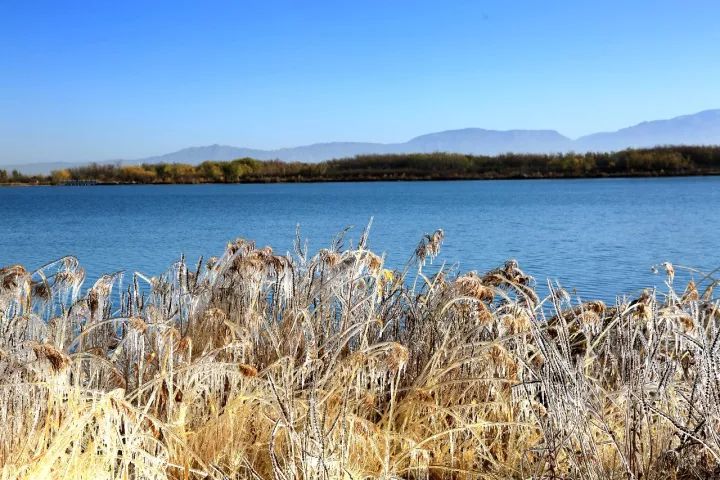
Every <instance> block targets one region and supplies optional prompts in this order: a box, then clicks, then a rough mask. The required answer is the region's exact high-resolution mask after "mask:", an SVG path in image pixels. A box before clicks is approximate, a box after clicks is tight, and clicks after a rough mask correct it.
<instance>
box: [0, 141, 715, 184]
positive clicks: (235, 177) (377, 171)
mask: <svg viewBox="0 0 720 480" xmlns="http://www.w3.org/2000/svg"><path fill="white" fill-rule="evenodd" d="M713 174H720V146H669V147H657V148H646V149H628V150H623V151H619V152H612V153H592V152H591V153H562V154H512V153H508V154H503V155H496V156H485V155H464V154H456V153H441V152H437V153H416V154H387V155H383V154H380V155H358V156H355V157H353V158H348V159H338V160H329V161H325V162H320V163H304V162H283V161H279V160H269V161H260V160H255V159H252V158H241V159H236V160H231V161H206V162H202V163H200V164H199V165H190V164H183V163H173V164H168V163H158V164H143V165H113V164H97V163H94V164H89V165H85V166H81V167H76V168H69V169H63V170H56V171H53V172H52V173H51V174H50V175H23V174H22V173H20V172H18V171H16V170H15V171H12V172H10V173H8V172H7V171H5V170H0V183H26V184H65V183H68V182H74V181H79V182H84V181H92V182H98V183H123V184H125V183H140V184H155V183H158V184H172V183H264V182H266V183H274V182H313V181H320V182H323V181H373V180H454V179H458V180H459V179H503V178H508V179H509V178H590V177H617V176H671V175H713Z"/></svg>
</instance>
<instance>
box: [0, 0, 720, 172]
mask: <svg viewBox="0 0 720 480" xmlns="http://www.w3.org/2000/svg"><path fill="white" fill-rule="evenodd" d="M717 14H720V5H719V4H716V3H714V2H709V1H699V2H693V3H692V4H688V5H683V7H682V8H680V9H679V8H677V3H676V2H671V1H661V2H649V1H642V2H634V4H633V5H627V4H625V3H623V2H615V1H613V2H604V3H603V4H602V5H592V6H588V5H579V4H577V3H576V2H566V1H563V2H557V3H553V4H549V3H548V4H545V3H543V4H540V3H536V2H529V1H528V2H513V3H512V4H510V3H508V2H482V3H480V2H464V1H463V2H453V3H452V4H449V5H445V4H443V5H438V3H436V2H427V1H425V2H393V3H392V4H386V3H384V2H375V1H369V2H363V3H362V4H360V3H357V4H355V3H353V4H350V3H341V4H337V3H329V2H315V3H313V4H312V5H302V6H299V5H297V4H294V3H292V2H265V3H262V4H244V3H239V2H207V3H203V4H202V5H200V4H197V5H188V4H183V5H176V4H174V3H170V2H153V3H152V4H145V3H141V2H124V3H122V4H120V3H118V4H100V3H93V4H90V5H87V4H84V3H83V2H69V3H68V2H65V3H64V4H63V5H62V6H61V5H58V4H56V3H53V2H33V3H32V4H30V3H27V4H26V3H20V2H15V3H6V4H4V5H3V6H0V69H2V71H3V72H4V73H3V75H2V76H1V77H0V107H1V108H0V164H14V163H35V162H62V161H76V162H86V161H102V160H111V159H116V158H117V159H135V158H143V157H148V156H152V155H157V154H164V153H168V152H173V151H176V150H180V149H182V148H185V147H189V146H197V145H213V144H219V145H232V146H240V147H249V148H258V149H277V148H283V147H294V146H298V145H308V144H313V143H324V142H333V141H363V142H380V143H393V142H402V141H406V140H409V139H410V138H413V137H415V136H418V135H422V134H426V133H430V132H437V131H445V130H452V129H462V128H468V127H478V128H485V129H494V130H511V129H552V130H556V131H558V132H560V133H561V134H563V135H566V136H568V137H570V138H577V137H579V136H582V135H585V134H590V133H595V132H603V131H614V130H617V129H620V128H624V127H627V126H630V125H634V124H637V123H640V122H643V121H647V120H656V119H667V118H672V117H676V116H678V115H686V114H691V113H695V112H699V111H703V110H707V109H711V108H716V107H717V106H720V90H719V89H718V88H717V86H716V80H717V78H718V74H720V63H718V62H717V61H715V60H716V57H717V54H716V52H715V47H714V46H715V45H717V44H718V43H720V31H718V29H717V28H716V25H715V18H717Z"/></svg>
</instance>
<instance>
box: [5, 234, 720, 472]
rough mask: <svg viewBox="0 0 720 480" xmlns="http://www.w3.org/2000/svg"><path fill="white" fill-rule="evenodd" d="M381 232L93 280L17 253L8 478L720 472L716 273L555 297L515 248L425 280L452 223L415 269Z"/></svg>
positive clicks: (421, 249) (9, 329)
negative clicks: (492, 266) (632, 293)
mask: <svg viewBox="0 0 720 480" xmlns="http://www.w3.org/2000/svg"><path fill="white" fill-rule="evenodd" d="M366 238H367V235H366V234H364V235H363V237H362V239H361V241H360V243H359V246H358V247H357V248H355V249H350V250H341V249H340V248H339V247H338V245H340V244H341V242H339V241H338V242H336V243H335V246H333V247H332V248H330V249H327V250H321V251H320V252H319V253H318V254H317V255H315V256H314V257H312V258H309V257H308V256H307V253H306V252H304V251H302V250H301V249H300V248H297V251H296V252H295V255H294V256H293V257H292V258H291V257H290V256H278V255H275V254H274V253H273V252H272V250H271V249H269V248H263V249H257V248H255V246H254V245H253V244H252V243H250V242H247V241H244V240H236V241H235V242H232V243H231V244H229V245H228V247H227V249H226V251H225V252H224V254H223V255H222V256H221V257H219V258H213V259H211V260H210V261H209V262H207V264H205V265H198V266H197V267H195V268H193V267H188V266H187V265H186V264H185V263H184V262H180V263H178V264H176V265H174V266H173V268H172V269H171V270H170V271H169V272H168V273H166V274H165V275H163V276H161V277H158V278H146V277H144V276H142V275H139V274H135V275H133V276H132V278H131V281H130V285H129V286H126V287H124V288H123V287H122V286H121V285H122V283H121V275H119V274H113V275H107V276H104V277H103V278H101V279H100V280H98V281H97V282H96V283H95V284H94V285H93V286H92V287H91V288H89V289H88V290H87V292H86V294H85V295H84V296H82V295H81V284H82V282H83V279H84V274H83V271H82V269H81V268H80V266H79V265H78V262H77V261H76V260H75V259H74V258H72V257H68V258H64V259H61V260H59V261H57V262H53V263H51V264H48V265H46V266H44V267H43V268H42V269H40V270H38V271H35V272H29V271H27V270H25V269H24V268H23V267H20V266H15V267H9V268H5V269H2V270H0V389H2V394H0V477H1V478H2V479H11V478H27V479H35V478H93V479H95V478H113V479H115V478H118V479H120V478H123V479H125V478H158V479H164V478H173V479H190V478H212V479H224V478H238V479H240V478H243V479H244V478H259V479H273V480H291V479H301V478H302V479H305V478H307V479H311V478H312V479H314V478H328V479H336V478H347V479H350V478H353V479H362V478H385V479H391V478H409V479H423V478H426V479H429V478H432V479H441V478H447V479H470V478H481V479H502V478H517V479H529V478H534V479H548V480H549V479H564V478H583V479H614V478H617V479H628V478H636V479H641V478H642V479H661V478H662V479H665V478H682V479H686V478H687V479H690V478H698V479H699V478H710V477H714V476H716V475H718V472H720V461H719V460H720V381H719V380H720V335H719V333H720V328H719V327H720V308H719V305H718V302H717V301H715V300H714V298H713V295H712V289H711V288H708V287H709V286H710V287H711V286H712V283H710V279H708V278H704V279H703V280H702V281H699V282H698V283H697V284H695V283H693V284H691V285H689V286H688V287H687V289H685V290H683V291H680V292H678V293H676V292H675V290H674V289H673V285H674V284H673V281H674V279H673V276H674V270H673V269H672V266H670V267H669V268H668V266H666V270H667V273H668V280H667V292H666V293H664V294H662V295H660V294H656V293H655V292H647V293H645V294H643V295H641V296H640V297H639V298H637V299H635V300H632V301H630V300H628V301H624V300H623V301H618V303H617V304H616V305H614V306H606V305H605V304H603V303H602V302H588V303H583V304H578V303H573V302H571V301H570V298H569V296H568V295H567V293H565V292H564V291H562V290H560V289H559V288H553V289H552V293H551V295H550V296H549V297H548V298H545V299H542V300H541V299H539V298H538V297H537V295H536V294H535V291H534V289H533V280H532V279H531V278H529V277H528V276H526V275H525V274H524V273H523V272H522V271H521V270H520V269H519V268H518V265H517V264H516V263H515V262H512V261H511V262H508V263H507V264H506V265H504V266H503V267H501V268H498V269H497V270H494V271H491V272H488V273H486V274H484V275H482V274H477V273H467V274H464V275H460V276H457V277H454V278H449V277H448V276H447V275H446V274H445V273H444V272H440V273H438V274H435V275H432V276H430V277H429V276H426V275H425V274H424V273H423V268H422V266H423V264H424V263H425V262H426V261H427V260H430V259H431V258H433V257H434V256H435V255H437V253H438V250H439V248H440V244H441V242H442V239H443V235H442V232H441V231H438V232H436V233H435V234H432V235H428V236H426V237H425V238H423V240H422V241H421V243H420V244H419V246H418V248H417V249H416V252H415V254H414V256H413V258H412V259H411V261H410V262H408V266H407V267H406V268H405V270H404V271H389V270H386V269H385V268H384V264H383V259H382V258H381V257H378V256H377V255H375V254H374V253H372V252H370V251H368V250H367V249H366V248H365V242H366ZM298 246H299V242H298ZM408 277H411V278H408ZM121 288H122V290H120V289H121ZM111 299H112V300H111Z"/></svg>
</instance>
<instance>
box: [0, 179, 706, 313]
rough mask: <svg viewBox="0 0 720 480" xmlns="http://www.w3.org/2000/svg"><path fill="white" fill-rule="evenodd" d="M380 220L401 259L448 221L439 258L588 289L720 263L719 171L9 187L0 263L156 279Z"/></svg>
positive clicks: (382, 236)
mask: <svg viewBox="0 0 720 480" xmlns="http://www.w3.org/2000/svg"><path fill="white" fill-rule="evenodd" d="M371 217H374V221H373V226H372V229H371V235H370V244H369V245H370V248H372V249H373V250H375V251H376V252H379V253H380V252H386V253H387V261H386V262H387V264H389V265H390V266H398V267H399V266H401V265H403V264H404V263H405V261H406V260H407V258H408V257H409V256H410V255H411V253H412V252H413V250H414V248H415V246H416V245H417V243H418V241H419V240H420V238H421V236H422V234H424V233H431V232H432V231H434V230H435V229H437V228H442V229H443V230H444V231H445V242H444V246H443V249H442V252H441V255H440V257H438V259H436V261H435V262H434V264H435V265H436V266H437V265H438V264H442V262H445V264H446V265H448V266H454V267H455V268H459V269H460V270H463V271H465V270H478V271H479V272H484V271H487V270H489V269H492V268H494V267H495V266H498V265H500V264H502V263H503V262H504V261H505V260H507V259H509V258H515V259H517V260H518V261H519V263H520V267H521V268H523V269H524V270H525V271H526V273H529V274H531V275H533V276H535V278H536V279H537V281H538V283H539V284H541V283H542V284H544V283H545V282H546V279H548V278H550V279H553V280H557V281H559V282H560V283H561V284H562V285H563V286H564V287H565V288H567V289H568V290H573V289H574V290H575V291H576V292H577V294H578V295H580V296H581V297H582V298H586V299H587V298H590V297H597V298H603V299H606V300H612V299H613V298H614V296H615V295H617V294H637V293H638V292H639V291H640V290H641V289H642V287H650V286H654V285H657V286H662V284H663V282H664V279H665V278H664V275H662V274H661V275H655V274H653V273H652V272H651V266H652V265H656V264H659V263H661V262H664V261H669V262H672V263H673V264H675V265H682V266H686V267H693V268H699V269H702V270H704V271H710V270H712V269H714V268H716V267H719V266H720V248H718V247H720V237H719V236H718V234H719V233H720V177H688V178H652V179H596V180H587V179H583V180H518V181H514V180H504V181H454V182H387V183H386V182H379V183H313V184H268V185H167V186H164V185H158V186H140V185H138V186H131V185H129V186H95V187H25V188H22V187H18V188H0V218H1V219H2V221H1V223H0V265H3V266H4V265H8V264H14V263H20V264H23V265H25V266H26V267H27V268H29V269H35V268H37V267H39V266H41V265H42V264H44V263H46V262H48V261H50V260H54V259H56V258H58V257H61V256H63V255H75V256H77V257H78V258H79V260H80V262H81V264H82V265H83V266H84V267H85V269H86V270H87V272H88V276H89V277H90V278H97V277H98V276H99V275H100V274H101V273H108V272H114V271H117V270H125V271H127V272H132V271H141V272H143V273H146V274H149V275H156V274H159V273H161V272H163V271H164V270H165V269H166V268H167V267H169V266H170V265H171V263H172V262H173V261H175V260H177V259H178V258H179V257H180V255H181V254H183V253H184V254H185V255H186V257H187V258H188V260H189V261H190V263H194V262H195V261H197V259H198V257H199V256H200V255H203V256H205V258H207V257H208V256H211V255H220V254H221V253H222V251H223V249H224V247H225V245H226V243H227V242H228V241H230V240H233V239H234V238H236V237H245V238H248V239H253V240H255V241H256V242H257V244H258V246H264V245H271V246H272V247H273V248H274V250H275V251H276V252H281V253H284V252H286V251H288V250H291V249H292V244H293V239H294V236H295V228H296V225H297V224H299V225H300V227H301V231H302V235H303V237H304V238H307V239H308V242H309V247H310V251H311V252H313V251H316V250H317V249H319V248H324V247H327V246H329V244H330V243H331V241H332V239H333V238H334V236H335V235H336V234H337V233H338V232H339V231H341V230H342V229H343V228H345V227H346V226H350V225H352V226H354V228H353V229H352V230H350V231H349V233H348V237H347V238H348V240H353V241H356V240H357V238H358V237H359V236H360V234H361V232H362V230H363V228H364V226H365V225H366V224H367V222H368V220H369V219H370V218H371ZM691 275H692V274H691V273H682V272H679V274H678V281H679V280H683V281H684V280H687V278H689V276H691ZM695 277H697V274H695ZM85 286H86V287H88V286H89V282H87V281H86V284H85Z"/></svg>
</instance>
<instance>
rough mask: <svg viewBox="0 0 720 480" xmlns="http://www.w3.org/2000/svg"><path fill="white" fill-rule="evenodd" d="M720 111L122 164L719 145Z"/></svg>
mask: <svg viewBox="0 0 720 480" xmlns="http://www.w3.org/2000/svg"><path fill="white" fill-rule="evenodd" d="M719 144H720V109H718V110H706V111H703V112H700V113H696V114H694V115H683V116H680V117H675V118H672V119H669V120H655V121H651V122H643V123H640V124H638V125H634V126H632V127H627V128H623V129H620V130H618V131H615V132H602V133H594V134H591V135H586V136H584V137H580V138H577V139H575V140H573V139H570V138H568V137H566V136H564V135H561V134H560V133H558V132H556V131H555V130H507V131H499V130H485V129H482V128H465V129H462V130H448V131H444V132H437V133H429V134H427V135H421V136H419V137H415V138H413V139H411V140H409V141H407V142H403V143H367V142H331V143H315V144H312V145H304V146H300V147H293V148H281V149H277V150H258V149H252V148H239V147H231V146H225V145H209V146H205V147H190V148H184V149H182V150H178V151H177V152H173V153H167V154H165V155H159V156H154V157H147V158H141V159H135V160H117V161H113V162H99V163H117V162H121V163H122V164H140V163H191V164H197V163H200V162H203V161H205V160H232V159H235V158H242V157H252V158H256V159H258V160H272V159H279V160H284V161H301V162H321V161H324V160H330V159H334V158H346V157H353V156H355V155H361V154H380V153H423V152H437V151H444V152H456V153H468V154H475V155H497V154H501V153H509V152H512V153H558V152H569V151H575V152H586V151H596V152H597V151H608V152H610V151H617V150H623V149H625V148H641V147H654V146H657V145H719ZM77 165H80V164H79V163H60V162H58V163H35V164H26V165H20V164H18V165H0V168H3V169H7V170H12V169H17V170H20V171H21V172H23V173H27V174H37V173H49V172H50V171H51V170H57V169H61V168H70V167H73V166H77Z"/></svg>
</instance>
